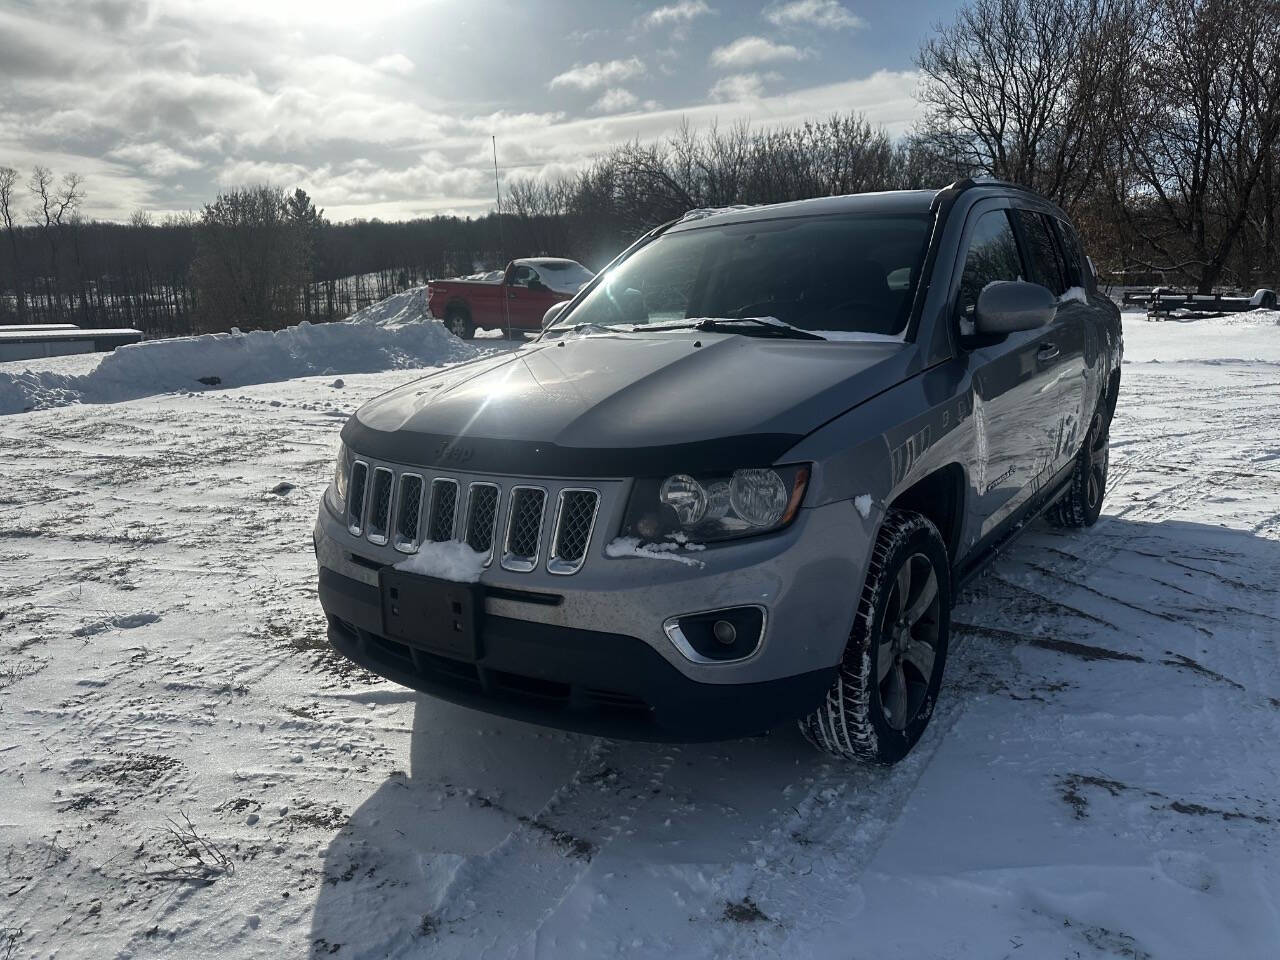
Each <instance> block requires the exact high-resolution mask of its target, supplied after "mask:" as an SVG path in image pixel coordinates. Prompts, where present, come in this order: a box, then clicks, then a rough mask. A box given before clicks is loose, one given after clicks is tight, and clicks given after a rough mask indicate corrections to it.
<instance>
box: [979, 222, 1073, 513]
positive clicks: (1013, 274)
mask: <svg viewBox="0 0 1280 960" xmlns="http://www.w3.org/2000/svg"><path fill="white" fill-rule="evenodd" d="M1013 213H1014V211H1012V210H1010V209H1008V205H1007V202H1006V201H1000V200H990V201H983V202H982V203H980V204H978V205H977V206H975V208H974V210H973V211H972V212H971V213H970V214H969V218H968V222H967V223H966V226H965V229H966V238H965V240H964V241H962V248H963V249H964V250H965V253H964V259H963V267H962V270H961V274H960V282H959V292H958V295H957V299H956V307H955V309H956V318H957V324H958V327H959V332H960V345H961V348H962V349H963V350H965V351H966V353H967V360H968V366H969V372H970V375H971V377H972V381H973V385H972V389H973V414H974V416H973V422H974V431H975V436H974V441H975V449H974V451H973V462H972V463H971V465H970V476H971V482H972V485H973V490H974V495H975V497H976V501H977V502H976V503H975V505H974V508H975V509H974V511H973V514H974V518H975V520H976V521H977V522H978V529H977V530H976V531H975V533H976V538H983V537H986V536H987V535H988V534H990V533H991V532H992V531H993V530H994V529H995V528H996V527H997V526H999V525H1000V523H1001V522H1002V521H1004V520H1005V519H1007V518H1008V517H1009V516H1010V515H1012V514H1013V513H1014V512H1015V511H1016V510H1017V509H1018V507H1020V506H1022V505H1023V504H1024V503H1026V501H1027V500H1028V499H1029V498H1030V496H1031V495H1032V493H1034V492H1035V490H1036V489H1037V488H1038V484H1039V483H1040V482H1042V481H1041V478H1042V476H1043V475H1044V474H1046V472H1047V469H1048V464H1049V462H1050V460H1051V458H1052V455H1053V440H1054V438H1055V435H1056V433H1057V428H1058V397H1057V384H1056V379H1055V377H1054V376H1053V373H1052V371H1053V367H1054V359H1055V355H1054V353H1053V351H1054V350H1055V349H1056V345H1055V344H1054V343H1053V338H1052V334H1051V332H1050V330H1049V328H1041V329H1040V330H1026V331H1021V332H1017V333H1011V334H1008V335H1007V336H1002V337H983V338H980V337H978V336H976V334H975V332H974V309H975V307H976V305H977V301H978V294H980V293H981V292H982V288H983V287H985V286H986V285H987V284H988V283H992V282H994V281H997V280H1022V279H1028V277H1027V268H1026V267H1025V266H1024V256H1023V253H1024V251H1023V250H1022V249H1021V248H1020V247H1019V244H1018V240H1017V234H1016V232H1015V229H1014V223H1013V220H1012V219H1011V215H1012V214H1013Z"/></svg>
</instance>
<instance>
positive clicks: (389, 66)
mask: <svg viewBox="0 0 1280 960" xmlns="http://www.w3.org/2000/svg"><path fill="white" fill-rule="evenodd" d="M372 67H373V69H375V70H378V71H381V72H382V73H394V74H398V75H399V76H402V77H407V76H409V74H411V73H413V61H412V60H410V59H409V58H408V57H406V56H405V55H404V54H403V53H389V54H387V55H386V56H385V57H379V58H378V59H377V60H375V61H373V63H372Z"/></svg>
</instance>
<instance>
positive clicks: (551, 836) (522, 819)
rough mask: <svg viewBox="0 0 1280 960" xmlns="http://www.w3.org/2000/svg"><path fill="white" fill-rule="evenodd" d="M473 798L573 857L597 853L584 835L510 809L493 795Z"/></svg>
mask: <svg viewBox="0 0 1280 960" xmlns="http://www.w3.org/2000/svg"><path fill="white" fill-rule="evenodd" d="M473 799H474V802H475V804H476V806H478V807H489V808H492V809H494V810H498V811H501V812H502V813H505V814H506V815H507V816H509V817H513V818H514V819H515V820H516V821H517V822H519V823H521V824H523V825H524V826H526V827H528V828H529V829H531V830H536V831H537V832H538V833H540V834H542V835H543V836H544V837H546V838H547V839H548V840H550V841H551V842H552V843H554V844H555V845H556V846H557V847H559V848H560V849H561V850H563V851H564V852H565V853H567V854H568V855H569V856H571V857H577V858H578V859H580V860H590V859H591V858H592V857H594V856H595V855H596V845H595V844H594V843H592V842H591V841H590V840H584V839H583V838H582V837H579V836H577V835H576V834H573V833H570V832H569V831H568V830H561V829H559V828H558V827H555V826H552V825H551V824H549V823H547V822H546V821H545V820H542V819H540V818H538V817H530V816H527V815H526V814H523V813H515V812H514V811H512V810H508V809H507V808H506V807H504V806H503V805H502V804H501V803H499V802H498V801H497V800H494V799H493V798H492V797H486V796H484V795H483V794H476V796H475V797H474V798H473Z"/></svg>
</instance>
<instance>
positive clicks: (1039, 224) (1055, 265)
mask: <svg viewBox="0 0 1280 960" xmlns="http://www.w3.org/2000/svg"><path fill="white" fill-rule="evenodd" d="M1017 217H1018V220H1019V222H1020V223H1021V224H1022V236H1023V238H1024V239H1025V240H1026V243H1027V250H1026V253H1027V273H1028V274H1029V276H1028V277H1027V279H1028V280H1031V281H1032V282H1033V283H1038V284H1041V285H1042V286H1045V287H1048V288H1049V290H1050V291H1051V292H1052V293H1053V295H1054V296H1055V297H1060V296H1062V294H1063V291H1065V290H1066V289H1067V284H1066V280H1065V278H1064V277H1063V272H1064V264H1063V262H1062V253H1061V252H1060V251H1059V250H1058V242H1057V240H1055V239H1054V236H1053V231H1052V230H1051V228H1050V227H1049V220H1048V218H1047V217H1045V216H1044V215H1043V214H1040V213H1035V212H1034V211H1031V210H1018V211H1017Z"/></svg>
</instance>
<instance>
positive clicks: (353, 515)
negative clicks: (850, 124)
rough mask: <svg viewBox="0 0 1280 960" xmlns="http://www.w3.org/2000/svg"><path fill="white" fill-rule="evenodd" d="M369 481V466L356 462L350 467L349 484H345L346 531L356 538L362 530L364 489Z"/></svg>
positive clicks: (361, 461)
mask: <svg viewBox="0 0 1280 960" xmlns="http://www.w3.org/2000/svg"><path fill="white" fill-rule="evenodd" d="M368 480H369V465H368V464H367V463H365V462H364V461H363V460H357V461H356V462H355V463H353V464H352V465H351V482H350V483H348V484H347V530H348V531H350V532H351V535H352V536H355V537H358V536H360V533H361V532H362V531H363V530H364V501H365V487H366V485H367V483H368Z"/></svg>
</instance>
